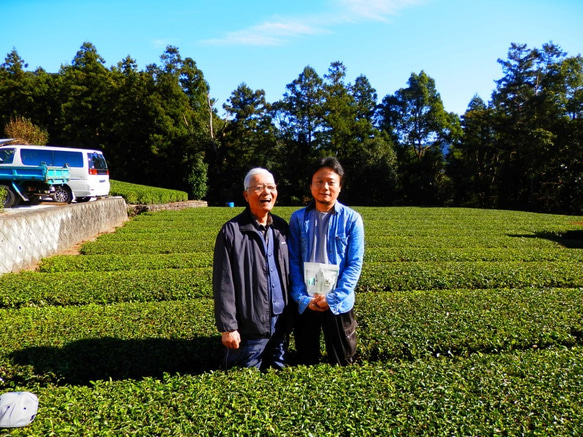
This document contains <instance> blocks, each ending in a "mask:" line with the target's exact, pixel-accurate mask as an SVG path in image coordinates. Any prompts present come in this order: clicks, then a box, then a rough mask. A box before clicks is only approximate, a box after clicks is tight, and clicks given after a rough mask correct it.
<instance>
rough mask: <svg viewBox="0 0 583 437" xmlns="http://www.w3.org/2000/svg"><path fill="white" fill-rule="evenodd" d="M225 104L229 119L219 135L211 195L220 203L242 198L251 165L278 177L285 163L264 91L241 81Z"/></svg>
mask: <svg viewBox="0 0 583 437" xmlns="http://www.w3.org/2000/svg"><path fill="white" fill-rule="evenodd" d="M223 108H224V109H225V111H226V112H227V116H228V122H227V123H226V124H225V126H224V129H223V130H222V132H221V135H220V137H219V147H218V151H217V159H216V161H215V164H214V168H213V176H212V184H211V193H210V198H211V199H212V200H213V201H214V202H215V203H219V204H220V203H224V202H226V201H238V202H243V201H244V199H243V197H242V191H243V189H242V188H243V187H242V182H243V178H244V177H245V174H246V173H247V172H248V171H249V170H250V169H251V168H253V167H266V168H268V169H269V170H270V171H272V172H273V173H274V174H275V175H276V177H277V176H278V175H277V173H278V169H279V168H281V167H282V166H283V162H282V160H281V159H280V158H279V156H278V140H277V135H276V129H275V125H274V124H273V121H272V119H271V105H270V104H269V103H268V102H267V101H266V99H265V91H263V90H256V91H253V90H252V89H251V88H249V87H248V86H247V85H246V84H245V83H242V84H240V85H239V86H238V87H237V89H236V90H235V91H233V93H232V94H231V96H230V97H229V99H228V100H227V103H225V104H224V105H223ZM277 180H278V182H279V184H280V186H281V185H282V183H283V184H284V185H285V182H284V181H283V180H282V178H280V177H277ZM284 192H285V190H284Z"/></svg>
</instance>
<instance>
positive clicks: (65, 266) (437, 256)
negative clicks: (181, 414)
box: [38, 246, 583, 273]
mask: <svg viewBox="0 0 583 437" xmlns="http://www.w3.org/2000/svg"><path fill="white" fill-rule="evenodd" d="M87 250H88V251H89V250H91V249H90V246H87ZM364 261H365V269H366V268H367V265H368V263H399V262H400V263H406V262H419V261H425V262H427V261H431V262H437V261H439V262H451V261H455V262H471V261H487V262H492V263H494V262H501V261H504V262H507V261H514V262H516V261H524V262H529V263H532V262H556V261H560V262H580V263H583V251H568V250H556V249H554V250H551V249H524V248H523V249H509V248H506V249H504V248H487V249H481V250H479V251H477V250H476V249H475V248H471V249H464V248H452V249H448V248H435V249H434V248H425V249H410V248H380V247H379V248H372V249H370V248H369V249H368V250H367V251H366V252H365V255H364ZM212 263H213V255H212V251H199V252H190V253H189V252H187V253H170V254H136V255H133V254H130V255H119V254H107V255H105V254H104V255H85V256H78V255H58V256H54V257H51V258H46V259H44V260H42V262H41V263H40V265H39V268H38V270H39V271H41V272H44V273H57V272H77V271H83V272H90V271H111V270H144V269H148V270H155V269H191V268H198V267H212Z"/></svg>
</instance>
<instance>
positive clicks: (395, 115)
mask: <svg viewBox="0 0 583 437" xmlns="http://www.w3.org/2000/svg"><path fill="white" fill-rule="evenodd" d="M408 85H409V86H408V87H407V88H401V89H399V90H398V91H397V92H396V93H395V94H394V95H388V96H386V97H385V98H384V99H383V102H382V104H381V105H380V109H379V119H380V126H381V127H382V128H383V129H384V130H385V131H386V132H387V133H388V134H389V136H390V137H391V138H392V139H393V141H394V142H395V144H397V156H398V159H399V165H400V170H399V176H400V179H401V183H402V185H401V190H402V194H401V195H402V197H403V199H405V202H406V203H412V204H444V203H446V202H447V201H448V197H449V196H450V195H451V193H450V186H449V182H448V179H447V176H446V175H445V168H444V151H447V149H448V148H449V147H450V145H451V144H452V143H454V142H456V141H458V139H459V137H460V135H461V128H460V123H459V117H458V116H457V115H456V114H453V113H447V112H446V111H445V110H444V108H443V103H442V101H441V97H440V95H439V93H438V92H437V90H436V89H435V81H434V80H433V79H432V78H430V77H429V76H427V74H425V72H423V71H422V72H421V73H420V74H419V75H417V74H415V73H413V74H411V77H410V78H409V81H408Z"/></svg>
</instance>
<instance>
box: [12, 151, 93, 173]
mask: <svg viewBox="0 0 583 437" xmlns="http://www.w3.org/2000/svg"><path fill="white" fill-rule="evenodd" d="M20 157H21V158H22V163H23V164H24V165H40V164H41V163H43V162H44V163H45V164H46V165H50V166H57V167H64V166H65V165H68V166H69V167H79V168H83V154H82V153H81V152H66V151H62V150H44V149H21V150H20Z"/></svg>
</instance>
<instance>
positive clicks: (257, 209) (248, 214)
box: [213, 168, 289, 369]
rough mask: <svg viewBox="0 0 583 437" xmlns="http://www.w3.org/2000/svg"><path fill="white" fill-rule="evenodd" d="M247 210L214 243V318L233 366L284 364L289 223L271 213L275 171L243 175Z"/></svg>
mask: <svg viewBox="0 0 583 437" xmlns="http://www.w3.org/2000/svg"><path fill="white" fill-rule="evenodd" d="M243 196H244V197H245V200H246V202H247V207H246V208H245V210H244V211H243V212H242V213H241V214H239V215H237V216H236V217H234V218H233V219H231V220H229V221H228V222H227V223H225V224H224V225H223V227H222V228H221V230H220V232H219V234H218V236H217V239H216V244H215V251H214V261H213V292H214V301H215V320H216V325H217V328H218V330H219V331H220V332H221V339H222V344H223V345H224V347H225V356H224V364H225V368H226V369H229V368H231V367H234V366H238V367H256V368H258V369H265V368H267V367H275V368H278V369H281V368H283V367H284V364H285V354H286V352H287V344H288V332H287V329H286V325H287V323H286V320H285V319H286V318H287V316H286V313H287V311H286V308H287V304H288V302H289V297H288V293H289V291H288V278H289V260H288V249H287V235H288V225H287V223H286V222H285V220H283V219H282V218H280V217H278V216H275V215H273V214H271V210H272V208H273V206H274V205H275V201H276V199H277V186H276V184H275V180H274V178H273V175H272V174H271V173H270V172H269V171H268V170H266V169H263V168H254V169H252V170H250V171H249V173H247V175H246V176H245V179H244V191H243Z"/></svg>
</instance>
